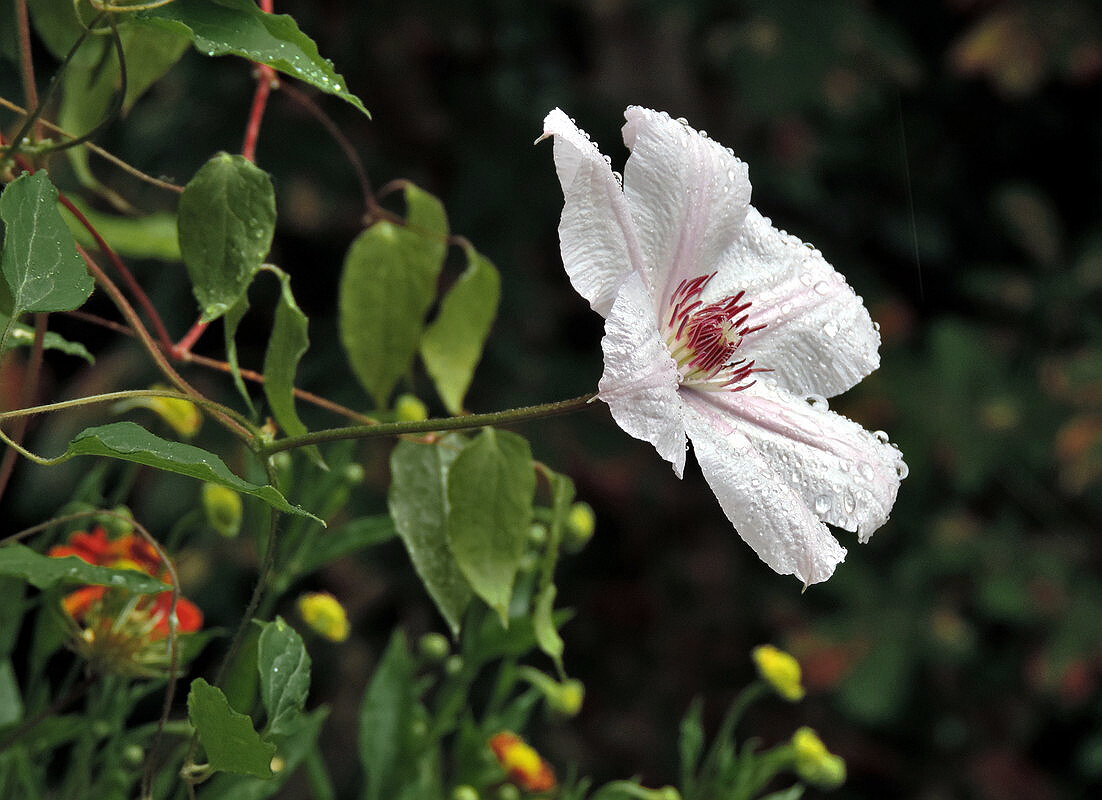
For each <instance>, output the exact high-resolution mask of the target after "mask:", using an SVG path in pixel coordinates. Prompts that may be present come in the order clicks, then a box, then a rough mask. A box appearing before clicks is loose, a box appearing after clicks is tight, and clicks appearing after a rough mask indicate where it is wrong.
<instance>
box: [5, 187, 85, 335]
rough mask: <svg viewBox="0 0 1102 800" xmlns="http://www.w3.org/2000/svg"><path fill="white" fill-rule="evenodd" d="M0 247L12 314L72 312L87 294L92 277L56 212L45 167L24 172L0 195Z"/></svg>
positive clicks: (54, 193)
mask: <svg viewBox="0 0 1102 800" xmlns="http://www.w3.org/2000/svg"><path fill="white" fill-rule="evenodd" d="M0 219H2V220H3V221H4V225H5V231H4V250H3V256H2V257H0V270H2V271H3V274H4V279H5V281H6V282H7V286H8V288H9V290H10V292H11V300H12V309H13V310H14V313H15V314H18V313H21V312H24V311H71V310H72V309H74V308H77V307H78V306H80V305H81V304H82V303H83V302H84V301H85V300H87V299H88V295H90V294H91V293H92V278H91V276H89V275H88V270H86V269H85V267H84V262H83V261H82V260H81V258H80V256H79V255H77V251H76V242H74V241H73V235H72V234H71V233H69V228H68V227H66V225H65V221H64V220H63V219H62V218H61V214H59V213H58V211H57V189H55V188H54V185H53V184H52V183H50V179H49V177H48V176H47V175H46V172H45V170H39V171H38V172H36V173H34V174H33V175H31V174H27V173H24V174H23V175H21V176H19V177H18V178H16V179H15V180H14V181H12V182H11V183H9V184H8V185H7V187H6V188H5V189H4V193H3V194H0Z"/></svg>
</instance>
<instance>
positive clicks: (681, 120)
mask: <svg viewBox="0 0 1102 800" xmlns="http://www.w3.org/2000/svg"><path fill="white" fill-rule="evenodd" d="M675 122H680V123H681V124H682V125H688V124H689V121H688V120H687V119H685V118H684V117H678V118H677V119H676V120H675Z"/></svg>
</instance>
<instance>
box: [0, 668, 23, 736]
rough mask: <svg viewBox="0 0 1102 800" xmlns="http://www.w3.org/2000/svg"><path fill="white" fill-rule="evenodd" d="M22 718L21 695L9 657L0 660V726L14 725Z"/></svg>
mask: <svg viewBox="0 0 1102 800" xmlns="http://www.w3.org/2000/svg"><path fill="white" fill-rule="evenodd" d="M21 719H23V696H22V695H21V694H20V692H19V682H18V681H17V680H16V679H15V670H14V669H13V668H12V665H11V659H10V658H5V659H4V660H2V661H0V728H4V727H6V726H8V725H14V724H15V723H17V722H19V721H20V720H21Z"/></svg>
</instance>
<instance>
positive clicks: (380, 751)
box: [359, 631, 416, 800]
mask: <svg viewBox="0 0 1102 800" xmlns="http://www.w3.org/2000/svg"><path fill="white" fill-rule="evenodd" d="M413 673H414V665H413V659H412V658H411V657H410V654H409V648H408V646H407V645H406V638H405V635H404V634H403V633H402V632H401V631H395V632H394V635H393V636H391V638H390V644H389V645H388V646H387V649H386V652H385V653H384V654H383V658H382V660H381V661H380V662H379V665H378V666H377V667H376V668H375V674H374V675H372V677H371V683H370V684H369V685H368V687H367V691H366V692H365V693H364V699H363V705H362V706H361V707H360V728H359V730H360V735H359V745H360V763H361V764H362V765H363V769H364V773H365V783H364V792H363V800H379V798H384V797H390V796H392V795H391V792H392V791H393V789H394V788H395V787H394V786H393V785H392V784H393V783H394V781H393V776H394V774H395V773H396V772H397V769H398V766H399V761H400V758H401V755H402V751H403V749H404V745H405V741H406V738H407V734H408V731H409V728H410V718H411V715H412V713H413V706H414V702H415V701H416V696H415V693H414V689H413V677H414V675H413Z"/></svg>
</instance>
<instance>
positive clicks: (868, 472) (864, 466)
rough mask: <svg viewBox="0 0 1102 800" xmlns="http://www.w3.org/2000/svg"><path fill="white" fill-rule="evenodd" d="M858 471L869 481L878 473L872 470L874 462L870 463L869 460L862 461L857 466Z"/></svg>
mask: <svg viewBox="0 0 1102 800" xmlns="http://www.w3.org/2000/svg"><path fill="white" fill-rule="evenodd" d="M857 471H858V472H860V473H861V477H862V478H864V479H865V480H867V481H871V480H872V479H873V478H874V477H876V473H875V472H873V470H872V464H870V463H868V462H867V461H862V462H861V464H860V465H859V466H858V467H857Z"/></svg>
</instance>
